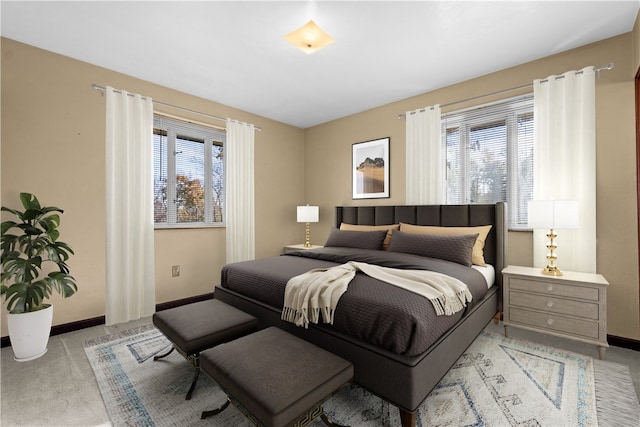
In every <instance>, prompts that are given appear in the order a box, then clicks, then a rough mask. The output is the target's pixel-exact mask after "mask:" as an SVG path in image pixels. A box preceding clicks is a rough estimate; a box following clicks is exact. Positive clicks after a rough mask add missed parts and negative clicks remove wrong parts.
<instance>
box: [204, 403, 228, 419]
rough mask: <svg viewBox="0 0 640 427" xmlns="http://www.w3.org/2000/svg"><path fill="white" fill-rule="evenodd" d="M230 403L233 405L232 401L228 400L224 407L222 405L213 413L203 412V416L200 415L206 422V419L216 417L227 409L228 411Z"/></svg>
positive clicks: (212, 411)
mask: <svg viewBox="0 0 640 427" xmlns="http://www.w3.org/2000/svg"><path fill="white" fill-rule="evenodd" d="M229 403H231V401H230V400H229V399H227V401H226V402H224V405H222V406H221V407H219V408H218V409H213V410H211V411H202V415H200V419H201V420H204V419H205V418H209V417H213V416H214V415H218V414H219V413H220V412H222V411H224V410H225V409H227V406H229Z"/></svg>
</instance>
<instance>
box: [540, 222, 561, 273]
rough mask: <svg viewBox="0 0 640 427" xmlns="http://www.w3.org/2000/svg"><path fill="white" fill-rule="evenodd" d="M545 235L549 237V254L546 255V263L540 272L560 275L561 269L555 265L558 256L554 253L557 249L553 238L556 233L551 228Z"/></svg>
mask: <svg viewBox="0 0 640 427" xmlns="http://www.w3.org/2000/svg"><path fill="white" fill-rule="evenodd" d="M547 237H548V238H549V243H548V244H547V249H548V250H549V254H548V255H547V261H548V264H547V266H546V267H545V268H544V269H543V270H542V274H546V275H547V276H562V271H560V269H559V268H558V267H557V266H556V260H557V259H558V257H557V256H556V255H555V250H556V249H558V246H557V245H556V244H555V239H556V237H558V235H557V234H556V233H554V231H553V229H551V230H549V233H548V234H547Z"/></svg>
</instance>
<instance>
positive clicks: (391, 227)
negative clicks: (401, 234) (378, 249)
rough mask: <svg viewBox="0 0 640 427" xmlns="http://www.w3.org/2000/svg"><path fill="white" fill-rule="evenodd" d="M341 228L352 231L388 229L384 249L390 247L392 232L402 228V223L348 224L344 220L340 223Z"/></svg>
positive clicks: (383, 244)
mask: <svg viewBox="0 0 640 427" xmlns="http://www.w3.org/2000/svg"><path fill="white" fill-rule="evenodd" d="M340 230H351V231H378V230H387V237H385V238H384V242H382V249H383V250H385V251H386V250H387V249H389V242H391V233H392V231H393V230H400V224H389V225H356V224H347V223H346V222H343V223H342V224H340Z"/></svg>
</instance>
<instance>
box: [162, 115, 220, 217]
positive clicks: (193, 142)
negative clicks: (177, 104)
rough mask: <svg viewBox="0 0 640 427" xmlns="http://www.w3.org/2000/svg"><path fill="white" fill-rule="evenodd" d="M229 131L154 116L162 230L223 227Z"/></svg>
mask: <svg viewBox="0 0 640 427" xmlns="http://www.w3.org/2000/svg"><path fill="white" fill-rule="evenodd" d="M224 142H225V133H224V131H221V130H216V129H213V128H207V127H204V126H200V125H196V124H193V123H189V122H186V121H180V120H175V119H170V118H166V117H162V116H159V115H155V116H154V118H153V184H154V185H153V201H154V222H155V225H156V227H157V228H162V227H175V228H179V227H192V226H204V225H222V222H223V220H224V218H223V212H224V209H223V207H224V155H223V153H224V152H223V147H224Z"/></svg>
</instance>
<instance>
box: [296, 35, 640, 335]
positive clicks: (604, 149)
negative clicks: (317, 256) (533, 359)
mask: <svg viewBox="0 0 640 427" xmlns="http://www.w3.org/2000/svg"><path fill="white" fill-rule="evenodd" d="M636 28H637V27H636ZM634 34H635V35H636V38H633V37H632V33H626V34H623V35H621V36H618V37H614V38H611V39H607V40H604V41H601V42H598V43H595V44H591V45H588V46H585V47H582V48H578V49H574V50H571V51H568V52H565V53H561V54H557V55H553V56H549V57H546V58H542V59H540V60H537V61H533V62H530V63H526V64H523V65H520V66H517V67H513V68H509V69H506V70H503V71H500V72H496V73H493V74H489V75H486V76H482V77H480V78H476V79H473V80H469V81H466V82H462V83H459V84H456V85H453V86H450V87H446V88H443V89H439V90H435V91H432V92H428V93H425V94H423V95H420V96H416V97H413V98H409V99H404V100H401V101H398V102H395V103H392V104H389V105H385V106H381V107H379V108H375V109H372V110H369V111H365V112H362V113H359V114H355V115H352V116H349V117H344V118H341V119H338V120H335V121H332V122H329V123H325V124H322V125H318V126H315V127H313V128H309V129H306V130H305V147H306V148H305V165H306V169H305V176H306V180H305V194H306V196H307V200H309V202H311V203H315V204H319V205H320V206H321V209H322V210H321V223H320V224H318V225H317V226H316V227H315V230H316V233H315V235H316V236H317V238H316V239H317V241H322V239H323V238H326V235H327V233H328V230H329V227H330V226H331V222H332V219H333V215H332V207H333V206H335V205H341V204H345V205H362V204H402V203H404V200H405V194H404V191H405V175H404V174H405V168H404V161H405V160H404V159H405V128H404V126H405V122H404V120H398V114H399V113H403V112H405V111H411V110H414V109H416V108H422V107H424V106H427V105H433V104H447V103H450V102H454V101H459V100H462V99H467V98H471V97H474V96H479V95H483V94H487V93H492V92H496V91H500V90H504V89H508V88H512V87H518V86H521V85H526V84H527V83H530V82H532V81H533V80H534V79H537V78H544V77H547V76H549V75H555V74H562V73H564V72H565V71H568V70H576V69H581V68H583V67H586V66H589V65H594V66H599V65H603V64H607V63H609V62H614V63H615V68H614V69H613V70H611V71H602V72H601V73H600V75H599V77H598V78H597V80H596V102H597V106H596V108H597V111H596V114H597V174H598V175H597V215H598V217H597V227H598V235H597V238H598V250H597V262H598V266H597V267H598V271H599V272H600V273H601V274H603V275H604V276H605V277H606V278H607V280H608V281H609V282H610V283H611V286H610V287H609V292H608V296H609V313H608V320H609V325H608V329H609V334H612V335H617V336H622V337H627V338H633V339H639V338H640V314H639V311H638V308H639V307H638V305H639V295H638V242H637V235H638V233H637V225H636V224H637V212H636V184H635V183H636V164H635V134H634V127H635V121H634V104H633V99H634V93H633V84H634V83H633V76H634V73H635V71H632V69H633V68H634V67H633V66H632V56H633V55H632V50H633V49H634V47H637V45H636V44H634V40H635V41H636V43H637V31H636V33H634ZM515 94H517V93H516V92H513V93H509V94H508V95H502V97H505V96H512V95H515ZM489 100H491V99H486V98H485V99H482V100H478V101H475V103H476V104H480V103H484V102H487V101H489ZM468 105H472V104H471V103H467V104H458V105H456V106H455V108H456V109H457V108H463V107H465V106H468ZM450 109H451V108H449V109H446V108H445V109H443V111H444V112H447V111H449V110H450ZM387 136H389V137H390V138H391V147H390V163H391V170H390V180H391V187H390V188H391V197H390V198H388V199H377V200H369V201H362V200H360V201H354V200H352V199H351V175H350V166H351V165H350V162H351V145H352V144H353V143H356V142H361V141H367V140H371V139H376V138H381V137H387ZM508 259H509V263H511V264H515V265H532V239H531V233H528V232H510V233H509V252H508Z"/></svg>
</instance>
